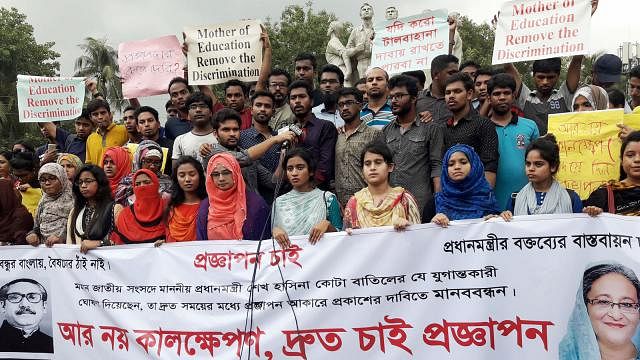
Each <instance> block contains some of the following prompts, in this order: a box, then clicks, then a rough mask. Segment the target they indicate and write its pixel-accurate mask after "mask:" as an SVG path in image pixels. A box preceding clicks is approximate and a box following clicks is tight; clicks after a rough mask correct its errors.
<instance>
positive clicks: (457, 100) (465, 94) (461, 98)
mask: <svg viewBox="0 0 640 360" xmlns="http://www.w3.org/2000/svg"><path fill="white" fill-rule="evenodd" d="M472 96H473V90H469V91H467V90H466V89H465V88H464V83H463V82H462V81H456V82H454V83H451V84H449V85H447V88H446V89H445V91H444V98H445V101H446V102H447V108H448V109H449V111H451V112H452V113H454V114H455V113H459V112H460V111H462V110H464V108H465V106H467V104H468V103H469V101H471V98H472Z"/></svg>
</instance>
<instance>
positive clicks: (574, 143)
mask: <svg viewBox="0 0 640 360" xmlns="http://www.w3.org/2000/svg"><path fill="white" fill-rule="evenodd" d="M636 119H637V117H635V116H629V115H625V114H624V110H623V109H615V110H602V111H584V112H571V113H562V114H549V133H552V134H553V135H555V137H556V140H557V141H558V146H559V147H560V169H559V171H558V175H557V178H558V181H560V182H561V183H562V184H563V185H564V186H565V187H566V188H569V189H572V190H574V191H575V192H577V193H578V195H580V197H581V198H582V199H586V198H588V197H589V194H591V192H593V191H594V190H596V189H597V188H598V187H600V185H602V184H604V183H606V182H607V181H608V180H612V179H618V177H619V176H620V145H621V142H620V139H618V131H619V128H618V127H617V126H616V125H617V124H629V125H630V126H634V125H635V124H636V123H637V120H636Z"/></svg>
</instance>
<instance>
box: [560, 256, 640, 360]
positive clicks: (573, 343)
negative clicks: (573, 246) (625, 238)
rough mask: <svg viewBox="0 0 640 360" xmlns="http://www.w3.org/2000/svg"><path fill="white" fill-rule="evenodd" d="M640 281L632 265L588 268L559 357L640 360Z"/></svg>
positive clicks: (570, 359) (614, 264)
mask: <svg viewBox="0 0 640 360" xmlns="http://www.w3.org/2000/svg"><path fill="white" fill-rule="evenodd" d="M639 299H640V281H639V280H638V277H637V276H636V274H635V273H634V272H633V270H631V269H630V268H628V267H626V266H624V265H620V264H616V263H607V264H599V265H595V266H591V267H589V268H588V269H587V270H585V272H584V274H583V277H582V285H581V286H580V289H579V290H578V294H577V296H576V305H575V307H574V310H573V312H572V313H571V317H570V319H569V324H568V326H567V328H568V329H567V334H566V335H565V336H564V338H563V339H562V341H561V342H560V353H559V355H560V356H559V358H560V360H578V359H625V360H627V359H629V360H631V359H640V353H639V351H638V344H639V341H638V340H639V336H638V333H637V330H638V324H640V303H639V301H640V300H639Z"/></svg>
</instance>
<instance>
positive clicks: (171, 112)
mask: <svg viewBox="0 0 640 360" xmlns="http://www.w3.org/2000/svg"><path fill="white" fill-rule="evenodd" d="M165 110H166V111H167V119H168V118H172V117H178V108H177V107H176V106H175V105H173V104H171V105H169V107H168V108H166V109H165Z"/></svg>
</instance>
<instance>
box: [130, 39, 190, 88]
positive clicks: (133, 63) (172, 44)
mask: <svg viewBox="0 0 640 360" xmlns="http://www.w3.org/2000/svg"><path fill="white" fill-rule="evenodd" d="M118 66H119V67H120V76H121V77H122V80H123V83H122V94H123V95H124V97H125V98H126V99H132V98H137V97H142V96H153V95H162V94H166V93H167V86H168V85H169V82H170V81H171V79H173V78H174V77H177V76H180V77H182V76H184V71H183V69H182V68H183V67H184V61H183V56H182V49H181V46H180V42H179V41H178V38H177V37H176V36H175V35H169V36H163V37H160V38H156V39H148V40H141V41H130V42H125V43H121V44H120V45H119V46H118Z"/></svg>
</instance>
